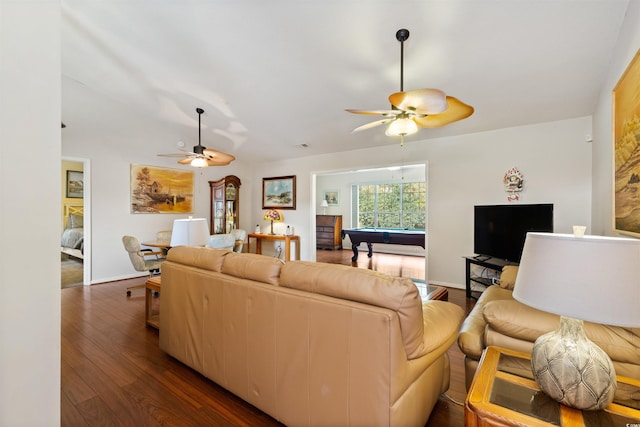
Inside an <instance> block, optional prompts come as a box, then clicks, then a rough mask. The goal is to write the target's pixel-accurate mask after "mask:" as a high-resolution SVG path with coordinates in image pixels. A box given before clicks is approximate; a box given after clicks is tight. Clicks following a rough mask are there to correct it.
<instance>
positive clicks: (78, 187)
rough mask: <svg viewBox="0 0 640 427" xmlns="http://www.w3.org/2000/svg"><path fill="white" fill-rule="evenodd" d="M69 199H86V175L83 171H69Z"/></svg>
mask: <svg viewBox="0 0 640 427" xmlns="http://www.w3.org/2000/svg"><path fill="white" fill-rule="evenodd" d="M67 197H68V198H70V199H81V198H83V197H84V173H83V172H82V171H67Z"/></svg>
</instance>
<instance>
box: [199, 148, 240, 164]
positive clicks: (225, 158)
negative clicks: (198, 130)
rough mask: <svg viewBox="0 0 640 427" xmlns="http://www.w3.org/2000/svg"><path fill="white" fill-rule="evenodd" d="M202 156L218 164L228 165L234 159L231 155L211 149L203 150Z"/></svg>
mask: <svg viewBox="0 0 640 427" xmlns="http://www.w3.org/2000/svg"><path fill="white" fill-rule="evenodd" d="M202 154H204V156H205V157H206V158H207V160H213V161H215V162H218V163H220V162H222V163H225V164H229V163H231V162H232V161H234V160H235V159H236V158H235V157H234V156H232V155H231V154H227V153H223V152H222V151H218V150H213V149H211V148H205V149H204V150H202Z"/></svg>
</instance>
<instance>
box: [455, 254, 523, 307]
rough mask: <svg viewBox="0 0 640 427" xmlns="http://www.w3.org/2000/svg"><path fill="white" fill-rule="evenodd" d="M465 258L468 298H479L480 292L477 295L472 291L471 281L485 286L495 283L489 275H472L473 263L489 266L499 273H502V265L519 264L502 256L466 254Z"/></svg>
mask: <svg viewBox="0 0 640 427" xmlns="http://www.w3.org/2000/svg"><path fill="white" fill-rule="evenodd" d="M464 259H465V262H466V269H467V273H466V283H465V287H466V294H467V298H474V299H478V297H479V294H478V293H477V294H476V295H474V294H473V293H472V292H471V282H475V283H479V284H481V285H483V286H491V285H493V283H492V282H491V279H490V278H488V277H479V276H472V275H471V265H479V266H481V267H484V268H488V269H490V270H495V271H496V272H497V275H500V272H501V271H502V267H504V266H505V265H518V264H517V263H515V262H509V261H505V260H503V259H500V258H493V257H490V256H486V255H474V256H466V257H464Z"/></svg>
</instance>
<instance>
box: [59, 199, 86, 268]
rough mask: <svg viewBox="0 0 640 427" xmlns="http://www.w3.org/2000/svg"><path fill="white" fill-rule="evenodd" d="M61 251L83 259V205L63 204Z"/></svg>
mask: <svg viewBox="0 0 640 427" xmlns="http://www.w3.org/2000/svg"><path fill="white" fill-rule="evenodd" d="M60 250H61V251H62V253H64V254H67V255H70V256H72V257H75V258H80V259H84V207H83V205H76V204H65V205H64V230H63V231H62V237H61V238H60Z"/></svg>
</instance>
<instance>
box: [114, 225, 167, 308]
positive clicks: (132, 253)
mask: <svg viewBox="0 0 640 427" xmlns="http://www.w3.org/2000/svg"><path fill="white" fill-rule="evenodd" d="M122 244H123V245H124V248H125V250H126V251H127V253H129V259H130V260H131V264H132V265H133V268H134V269H135V270H136V271H146V272H147V273H149V277H151V276H153V275H154V274H159V273H160V265H161V264H162V261H163V260H161V259H160V258H159V256H161V255H162V251H158V252H154V251H152V250H151V249H142V248H141V247H140V242H139V241H138V239H136V238H135V237H133V236H122ZM146 257H153V258H152V259H147V258H146ZM144 287H145V285H144V283H143V284H141V285H135V286H129V287H128V288H127V296H131V289H135V288H144Z"/></svg>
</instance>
